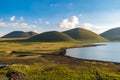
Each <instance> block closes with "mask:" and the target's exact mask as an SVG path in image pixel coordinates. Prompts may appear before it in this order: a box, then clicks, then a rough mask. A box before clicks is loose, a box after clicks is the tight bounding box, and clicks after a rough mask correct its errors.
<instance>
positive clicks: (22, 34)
mask: <svg viewBox="0 0 120 80" xmlns="http://www.w3.org/2000/svg"><path fill="white" fill-rule="evenodd" d="M34 35H37V33H35V32H32V31H30V32H24V31H13V32H11V33H8V34H6V35H4V36H2V38H28V37H31V36H34Z"/></svg>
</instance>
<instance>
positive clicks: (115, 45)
mask: <svg viewBox="0 0 120 80" xmlns="http://www.w3.org/2000/svg"><path fill="white" fill-rule="evenodd" d="M95 44H96V43H95ZM98 44H106V45H101V46H96V47H84V48H72V49H68V50H67V53H66V55H68V56H72V57H76V58H83V59H92V60H101V61H112V62H120V43H119V42H109V43H98Z"/></svg>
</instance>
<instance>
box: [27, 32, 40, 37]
mask: <svg viewBox="0 0 120 80" xmlns="http://www.w3.org/2000/svg"><path fill="white" fill-rule="evenodd" d="M27 34H29V36H35V35H37V34H38V33H36V32H33V31H29V32H27Z"/></svg>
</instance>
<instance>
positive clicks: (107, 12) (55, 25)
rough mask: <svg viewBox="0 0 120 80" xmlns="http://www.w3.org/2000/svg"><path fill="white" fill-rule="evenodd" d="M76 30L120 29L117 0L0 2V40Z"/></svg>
mask: <svg viewBox="0 0 120 80" xmlns="http://www.w3.org/2000/svg"><path fill="white" fill-rule="evenodd" d="M76 27H82V28H86V29H89V30H92V31H93V32H96V33H101V32H103V31H105V30H107V29H110V28H114V27H120V0H0V36H2V35H4V34H6V33H9V32H11V31H15V30H23V31H31V30H33V31H37V32H40V33H41V32H45V31H49V30H58V31H64V30H67V29H71V28H76Z"/></svg>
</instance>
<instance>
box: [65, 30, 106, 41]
mask: <svg viewBox="0 0 120 80" xmlns="http://www.w3.org/2000/svg"><path fill="white" fill-rule="evenodd" d="M63 33H65V34H67V35H69V36H70V37H72V38H73V39H76V40H79V41H107V39H105V38H103V37H101V36H100V35H98V34H96V33H94V32H92V31H89V30H86V29H83V28H75V29H71V30H68V31H64V32H63Z"/></svg>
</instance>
